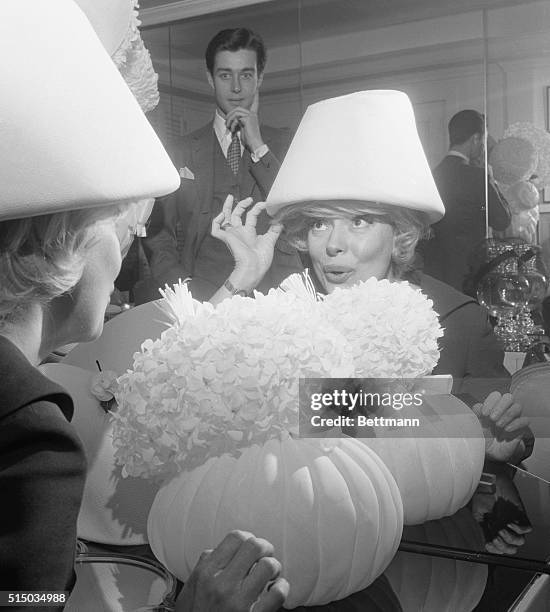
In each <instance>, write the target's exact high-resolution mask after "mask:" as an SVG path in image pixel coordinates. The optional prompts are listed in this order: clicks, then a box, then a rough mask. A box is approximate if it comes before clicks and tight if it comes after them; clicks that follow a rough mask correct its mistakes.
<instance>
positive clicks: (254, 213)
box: [246, 202, 265, 227]
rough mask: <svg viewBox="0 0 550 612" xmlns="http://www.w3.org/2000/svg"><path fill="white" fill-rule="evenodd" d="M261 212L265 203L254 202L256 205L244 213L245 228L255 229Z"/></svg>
mask: <svg viewBox="0 0 550 612" xmlns="http://www.w3.org/2000/svg"><path fill="white" fill-rule="evenodd" d="M263 210H265V202H256V204H254V206H253V207H252V208H251V209H250V210H249V211H248V212H247V213H246V226H247V227H256V224H257V223H258V216H259V215H260V213H261V212H262V211H263Z"/></svg>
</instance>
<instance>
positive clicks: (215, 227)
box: [210, 211, 225, 240]
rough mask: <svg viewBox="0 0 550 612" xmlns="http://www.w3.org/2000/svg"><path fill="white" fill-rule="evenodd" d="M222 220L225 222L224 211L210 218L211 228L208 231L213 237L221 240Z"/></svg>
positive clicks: (223, 233) (222, 236)
mask: <svg viewBox="0 0 550 612" xmlns="http://www.w3.org/2000/svg"><path fill="white" fill-rule="evenodd" d="M224 222H225V213H224V212H223V211H222V212H221V213H220V214H219V215H216V216H215V217H214V218H213V219H212V229H211V232H210V233H211V234H212V236H214V238H218V239H220V240H223V238H224V235H225V232H224V230H223V229H222V223H224Z"/></svg>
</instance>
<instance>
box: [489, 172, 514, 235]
mask: <svg viewBox="0 0 550 612" xmlns="http://www.w3.org/2000/svg"><path fill="white" fill-rule="evenodd" d="M511 221H512V214H511V212H510V206H509V205H508V202H507V201H506V200H505V199H504V196H503V195H502V194H501V193H500V192H499V191H498V189H496V188H495V187H494V186H493V185H491V183H489V225H490V226H491V227H492V228H493V229H495V230H505V229H506V228H507V227H508V226H509V225H510V222H511Z"/></svg>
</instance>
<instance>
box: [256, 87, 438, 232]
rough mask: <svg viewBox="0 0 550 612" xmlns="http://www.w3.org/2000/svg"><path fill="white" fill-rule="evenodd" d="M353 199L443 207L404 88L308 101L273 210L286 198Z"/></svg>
mask: <svg viewBox="0 0 550 612" xmlns="http://www.w3.org/2000/svg"><path fill="white" fill-rule="evenodd" d="M330 200H338V201H343V200H355V201H366V202H379V203H383V204H389V205H396V206H402V207H403V208H410V209H413V210H417V211H421V212H423V213H425V214H426V216H427V218H428V220H429V222H430V223H434V222H435V221H438V220H439V219H441V217H442V216H443V215H444V214H445V209H444V207H443V202H442V201H441V198H440V196H439V193H438V191H437V188H436V186H435V183H434V180H433V177H432V173H431V171H430V167H429V165H428V162H427V160H426V155H425V153H424V150H423V148H422V144H421V142H420V139H419V137H418V132H417V129H416V122H415V119H414V112H413V108H412V105H411V102H410V100H409V98H408V97H407V95H406V94H404V93H403V92H401V91H392V90H373V91H360V92H356V93H353V94H349V95H346V96H340V97H338V98H331V99H329V100H323V101H322V102H317V103H316V104H312V105H311V106H309V107H308V108H307V110H306V112H305V114H304V117H303V118H302V121H301V122H300V125H299V126H298V130H297V131H296V135H295V136H294V139H293V140H292V143H291V145H290V148H289V150H288V153H287V154H286V157H285V159H284V161H283V163H282V165H281V169H280V170H279V173H278V174H277V178H276V179H275V182H274V183H273V187H272V188H271V191H270V192H269V195H268V197H267V201H266V203H267V212H268V213H269V214H270V215H272V216H273V215H274V214H275V213H277V212H278V211H279V210H280V209H281V208H284V207H285V206H288V205H289V204H295V203H298V202H311V201H325V202H326V201H330Z"/></svg>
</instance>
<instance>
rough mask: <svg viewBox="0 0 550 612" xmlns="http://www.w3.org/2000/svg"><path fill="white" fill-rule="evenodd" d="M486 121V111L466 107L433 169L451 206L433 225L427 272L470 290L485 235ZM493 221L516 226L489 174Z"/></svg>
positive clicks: (452, 123) (426, 253)
mask: <svg viewBox="0 0 550 612" xmlns="http://www.w3.org/2000/svg"><path fill="white" fill-rule="evenodd" d="M484 136H485V125H484V117H483V115H482V114H480V113H478V112H477V111H474V110H463V111H460V112H459V113H457V114H456V115H454V116H453V117H452V118H451V120H450V122H449V140H450V150H449V152H448V154H447V156H446V157H445V158H444V159H443V160H442V161H441V163H440V164H439V165H438V166H436V167H435V168H434V170H433V175H434V179H435V182H436V185H437V188H438V190H439V193H440V195H441V199H442V200H443V203H444V204H445V216H444V217H443V219H442V220H441V221H439V222H438V223H436V224H434V225H433V226H432V231H433V237H432V238H431V239H430V240H428V241H426V242H424V243H423V244H422V246H421V249H420V250H421V252H422V255H423V258H424V271H425V272H426V273H427V274H429V275H431V276H434V277H435V278H438V279H439V280H442V281H443V282H445V283H447V284H449V285H452V286H453V287H454V288H455V289H458V290H459V291H464V286H463V284H464V280H465V277H466V275H467V274H468V272H469V257H471V254H472V251H473V249H474V248H475V247H476V246H477V245H478V244H479V243H480V242H481V241H482V240H483V238H484V237H485V172H484V170H483V168H482V167H480V166H479V165H477V162H478V160H480V159H482V158H483V153H484ZM488 177H489V178H488V180H489V183H488V184H489V189H488V200H489V214H488V217H489V225H490V226H491V227H492V228H493V229H495V230H504V229H506V228H507V227H508V225H509V224H510V220H511V216H510V211H509V207H508V204H507V203H506V201H505V200H504V199H503V198H502V197H501V196H500V194H499V192H498V190H497V188H496V186H495V184H494V181H493V179H492V175H491V172H490V171H489V174H488Z"/></svg>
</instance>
